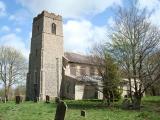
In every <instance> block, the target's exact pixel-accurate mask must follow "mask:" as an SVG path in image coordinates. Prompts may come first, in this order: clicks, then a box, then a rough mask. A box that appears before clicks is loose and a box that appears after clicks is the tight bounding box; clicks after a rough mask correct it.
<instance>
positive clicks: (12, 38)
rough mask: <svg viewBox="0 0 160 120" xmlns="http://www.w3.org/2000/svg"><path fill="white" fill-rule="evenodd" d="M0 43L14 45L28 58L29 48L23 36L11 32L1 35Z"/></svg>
mask: <svg viewBox="0 0 160 120" xmlns="http://www.w3.org/2000/svg"><path fill="white" fill-rule="evenodd" d="M0 45H6V46H12V47H14V48H16V49H17V50H19V51H21V52H22V54H23V55H24V56H25V57H26V59H28V55H29V49H28V48H27V47H26V45H25V43H24V42H23V40H22V38H21V37H19V36H17V35H16V34H14V33H10V34H7V35H4V36H1V37H0Z"/></svg>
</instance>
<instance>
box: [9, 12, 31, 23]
mask: <svg viewBox="0 0 160 120" xmlns="http://www.w3.org/2000/svg"><path fill="white" fill-rule="evenodd" d="M30 17H31V15H30V13H29V12H28V11H27V10H25V9H19V10H18V11H16V12H15V13H13V14H11V15H10V16H9V20H11V21H15V23H16V24H22V25H23V24H26V22H27V21H28V20H29V19H28V18H30Z"/></svg>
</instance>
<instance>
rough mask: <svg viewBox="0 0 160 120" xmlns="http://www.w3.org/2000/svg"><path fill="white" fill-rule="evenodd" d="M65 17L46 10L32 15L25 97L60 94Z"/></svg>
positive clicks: (31, 98)
mask: <svg viewBox="0 0 160 120" xmlns="http://www.w3.org/2000/svg"><path fill="white" fill-rule="evenodd" d="M62 25H63V24H62V17H61V16H59V15H55V14H54V13H48V12H47V11H43V12H42V13H41V14H39V15H38V16H37V17H35V18H34V19H33V26H32V38H31V49H30V55H29V72H28V74H27V91H26V99H28V100H33V99H34V98H36V97H40V99H42V100H44V99H45V96H46V95H49V96H50V97H52V98H54V97H57V96H59V95H60V87H61V80H62V57H63V55H64V51H63V28H62Z"/></svg>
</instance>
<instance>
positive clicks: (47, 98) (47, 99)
mask: <svg viewBox="0 0 160 120" xmlns="http://www.w3.org/2000/svg"><path fill="white" fill-rule="evenodd" d="M49 101H50V98H49V95H46V103H49Z"/></svg>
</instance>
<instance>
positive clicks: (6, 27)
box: [1, 25, 10, 32]
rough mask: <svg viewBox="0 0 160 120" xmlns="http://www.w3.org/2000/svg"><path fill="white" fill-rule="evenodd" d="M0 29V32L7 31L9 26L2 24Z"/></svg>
mask: <svg viewBox="0 0 160 120" xmlns="http://www.w3.org/2000/svg"><path fill="white" fill-rule="evenodd" d="M1 31H2V32H9V31H10V28H9V27H8V26H6V25H4V26H2V28H1Z"/></svg>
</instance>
